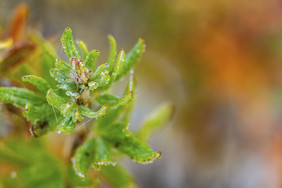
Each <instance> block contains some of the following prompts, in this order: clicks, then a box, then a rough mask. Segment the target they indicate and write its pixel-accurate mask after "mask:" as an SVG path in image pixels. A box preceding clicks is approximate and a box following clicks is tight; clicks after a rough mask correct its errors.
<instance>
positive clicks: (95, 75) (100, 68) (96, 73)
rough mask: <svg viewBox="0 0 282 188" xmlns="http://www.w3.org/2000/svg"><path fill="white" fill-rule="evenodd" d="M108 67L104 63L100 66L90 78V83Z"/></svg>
mask: <svg viewBox="0 0 282 188" xmlns="http://www.w3.org/2000/svg"><path fill="white" fill-rule="evenodd" d="M108 66H109V65H108V64H106V63H105V64H102V65H100V66H99V67H98V68H97V69H96V71H95V72H94V73H93V75H92V76H91V78H90V81H93V80H95V79H97V78H98V77H99V76H100V75H101V73H102V72H103V71H104V70H105V69H106V68H107V67H108Z"/></svg>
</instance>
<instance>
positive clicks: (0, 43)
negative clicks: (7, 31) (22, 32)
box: [0, 38, 13, 50]
mask: <svg viewBox="0 0 282 188" xmlns="http://www.w3.org/2000/svg"><path fill="white" fill-rule="evenodd" d="M12 44H13V39H12V38H8V39H6V40H0V50H1V49H7V48H9V47H10V46H12Z"/></svg>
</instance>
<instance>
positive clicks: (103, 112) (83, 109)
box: [78, 104, 108, 119]
mask: <svg viewBox="0 0 282 188" xmlns="http://www.w3.org/2000/svg"><path fill="white" fill-rule="evenodd" d="M107 110H108V105H107V104H105V105H104V106H102V107H101V108H100V109H99V110H98V111H97V112H93V111H92V110H91V109H89V108H87V107H85V106H79V107H78V112H79V113H80V114H82V115H84V116H86V117H89V118H95V119H100V118H102V117H104V116H105V115H106V113H107Z"/></svg>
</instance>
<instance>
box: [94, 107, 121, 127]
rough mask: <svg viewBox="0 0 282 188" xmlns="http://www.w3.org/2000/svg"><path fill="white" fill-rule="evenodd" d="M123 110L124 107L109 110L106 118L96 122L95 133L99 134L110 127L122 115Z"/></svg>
mask: <svg viewBox="0 0 282 188" xmlns="http://www.w3.org/2000/svg"><path fill="white" fill-rule="evenodd" d="M124 109H125V108H124V106H119V107H118V108H116V109H109V111H108V112H107V114H106V116H105V117H103V118H101V119H99V120H98V121H97V126H96V131H97V132H101V131H103V130H104V129H106V128H107V127H109V126H111V125H112V124H113V123H114V122H115V121H116V120H117V119H118V118H119V117H120V116H121V115H122V112H123V111H124Z"/></svg>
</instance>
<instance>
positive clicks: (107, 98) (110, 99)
mask: <svg viewBox="0 0 282 188" xmlns="http://www.w3.org/2000/svg"><path fill="white" fill-rule="evenodd" d="M96 102H98V103H99V104H101V105H104V104H108V105H112V104H116V103H118V102H119V98H118V97H115V96H113V95H110V94H104V95H100V96H98V97H97V98H96Z"/></svg>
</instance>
